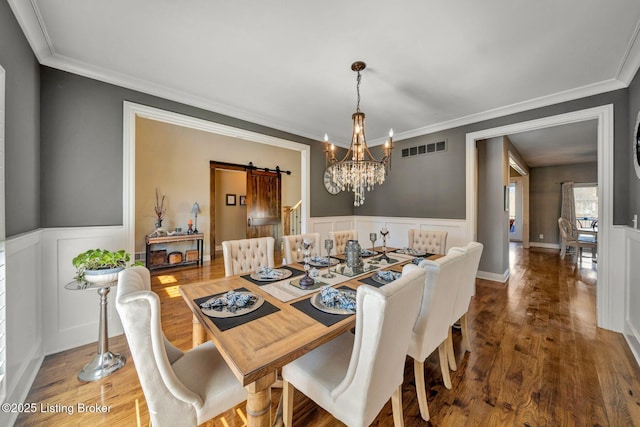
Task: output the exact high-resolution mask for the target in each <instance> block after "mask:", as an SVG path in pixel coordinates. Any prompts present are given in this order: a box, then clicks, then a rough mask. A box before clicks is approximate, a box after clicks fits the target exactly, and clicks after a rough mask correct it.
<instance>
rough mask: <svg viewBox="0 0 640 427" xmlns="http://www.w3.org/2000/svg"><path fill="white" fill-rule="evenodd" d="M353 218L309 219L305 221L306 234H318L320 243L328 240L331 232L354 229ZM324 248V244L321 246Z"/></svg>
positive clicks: (329, 217)
mask: <svg viewBox="0 0 640 427" xmlns="http://www.w3.org/2000/svg"><path fill="white" fill-rule="evenodd" d="M353 218H354V217H353V216H323V217H316V218H309V220H308V221H307V233H320V241H321V242H324V241H325V239H328V238H329V233H330V232H332V231H342V230H351V229H352V228H354V225H353ZM322 247H323V248H324V243H323V244H322Z"/></svg>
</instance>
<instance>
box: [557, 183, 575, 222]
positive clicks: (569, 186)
mask: <svg viewBox="0 0 640 427" xmlns="http://www.w3.org/2000/svg"><path fill="white" fill-rule="evenodd" d="M573 184H574V183H573V181H567V182H563V183H562V211H561V213H560V216H561V217H562V218H564V219H566V220H568V221H569V222H570V223H571V224H575V223H576V203H575V199H574V197H573Z"/></svg>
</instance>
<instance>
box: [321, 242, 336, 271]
mask: <svg viewBox="0 0 640 427" xmlns="http://www.w3.org/2000/svg"><path fill="white" fill-rule="evenodd" d="M324 248H325V249H326V250H327V264H328V267H327V272H326V273H325V274H323V275H322V277H325V278H327V279H330V278H332V277H336V275H335V274H333V273H331V249H333V240H332V239H326V240H325V241H324Z"/></svg>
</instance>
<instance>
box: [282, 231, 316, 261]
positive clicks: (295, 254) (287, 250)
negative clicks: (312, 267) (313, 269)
mask: <svg viewBox="0 0 640 427" xmlns="http://www.w3.org/2000/svg"><path fill="white" fill-rule="evenodd" d="M305 239H307V241H310V242H311V246H310V247H309V255H310V256H321V255H322V246H320V233H307V234H292V235H289V236H282V241H283V243H284V254H283V256H284V259H285V261H286V263H287V264H293V263H296V262H302V261H303V260H304V251H303V249H302V241H303V240H305Z"/></svg>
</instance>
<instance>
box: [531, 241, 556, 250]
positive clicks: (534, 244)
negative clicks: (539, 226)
mask: <svg viewBox="0 0 640 427" xmlns="http://www.w3.org/2000/svg"><path fill="white" fill-rule="evenodd" d="M529 246H531V247H534V248H546V249H557V250H560V245H559V244H557V243H542V242H529Z"/></svg>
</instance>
